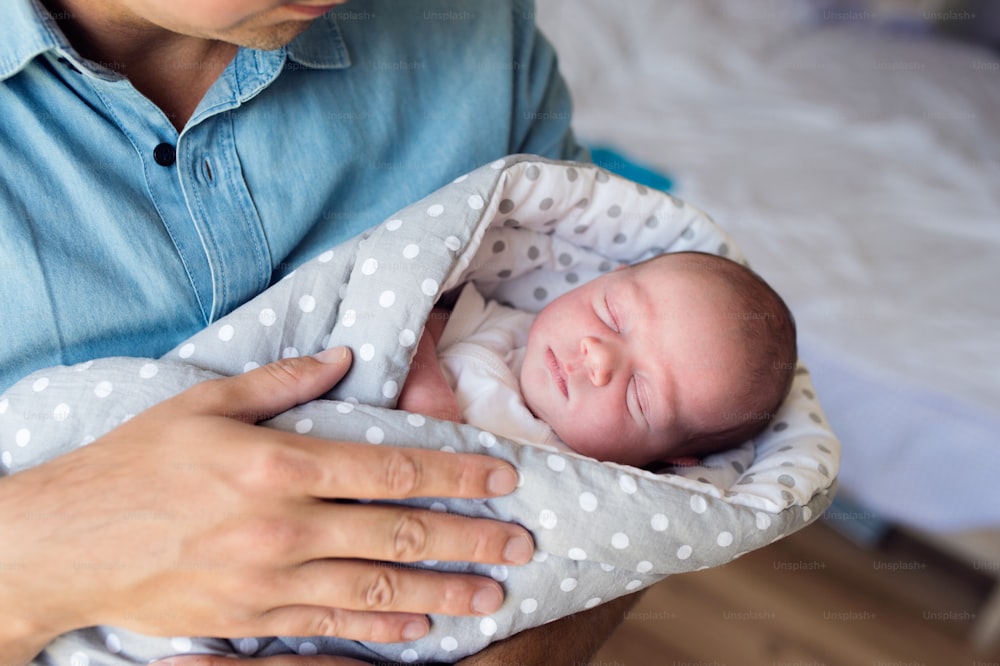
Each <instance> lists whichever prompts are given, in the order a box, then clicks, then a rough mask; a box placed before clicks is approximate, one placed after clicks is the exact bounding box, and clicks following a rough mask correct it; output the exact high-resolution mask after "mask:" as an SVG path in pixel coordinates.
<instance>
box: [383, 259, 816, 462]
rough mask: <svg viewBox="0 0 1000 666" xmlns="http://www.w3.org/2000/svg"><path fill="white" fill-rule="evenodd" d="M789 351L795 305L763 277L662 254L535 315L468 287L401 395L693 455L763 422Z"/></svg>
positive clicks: (511, 423)
mask: <svg viewBox="0 0 1000 666" xmlns="http://www.w3.org/2000/svg"><path fill="white" fill-rule="evenodd" d="M795 362H796V344H795V323H794V320H793V319H792V315H791V313H790V312H789V310H788V308H787V306H786V305H785V303H784V302H783V301H782V300H781V298H780V297H779V296H778V295H777V294H776V293H775V292H774V290H773V289H771V287H770V286H768V285H767V284H766V283H765V282H764V281H763V280H762V279H761V278H760V277H759V276H757V275H756V274H755V273H754V272H752V271H751V270H749V269H747V268H745V267H743V266H741V265H739V264H737V263H735V262H733V261H730V260H728V259H725V258H723V257H719V256H716V255H710V254H704V253H700V252H682V253H672V254H663V255H659V256H657V257H655V258H653V259H650V260H647V261H645V262H642V263H640V264H636V265H633V266H624V267H621V268H620V269H618V270H616V271H613V272H611V273H607V274H605V275H602V276H601V277H598V278H596V279H594V280H592V281H590V282H588V283H586V284H583V285H582V286H580V287H578V288H576V289H574V290H573V291H571V292H568V293H566V294H564V295H563V296H561V297H559V298H557V299H555V300H554V301H552V302H551V303H550V304H549V305H547V306H546V307H544V308H543V309H542V310H541V311H540V312H539V313H538V314H537V315H532V314H529V313H526V312H523V311H520V310H514V309H512V308H508V307H504V306H502V305H500V304H498V303H496V302H493V301H491V302H486V301H484V299H483V298H482V296H480V295H479V293H478V292H476V291H475V289H474V288H472V287H471V286H467V287H466V288H465V289H464V290H463V291H462V293H461V294H460V296H459V298H458V301H457V302H456V304H455V307H454V309H453V310H452V311H451V312H450V313H449V312H448V311H444V310H435V312H434V313H432V316H431V318H430V320H429V321H428V324H427V327H426V328H425V334H424V335H423V336H422V338H421V340H420V342H419V345H418V348H417V352H416V355H415V357H414V359H413V364H412V366H411V371H410V375H409V376H408V377H407V380H406V383H405V385H404V387H403V391H402V393H401V395H400V400H399V404H398V407H399V408H400V409H405V410H407V411H415V412H421V413H425V414H430V415H433V416H438V417H442V418H451V419H452V420H464V421H466V422H468V423H472V424H474V425H476V426H478V427H481V428H484V429H486V430H490V431H491V432H494V433H496V434H498V435H502V436H506V437H509V438H511V439H514V440H519V441H522V442H527V443H535V444H538V443H543V444H551V445H555V446H557V447H566V448H569V449H571V450H573V451H576V452H578V453H581V454H584V455H587V456H590V457H592V458H597V459H599V460H606V461H612V462H618V463H624V464H628V465H634V466H639V467H642V466H648V465H651V464H655V463H667V462H669V463H674V464H690V463H692V462H694V461H695V460H696V459H698V458H700V457H703V456H705V455H707V454H709V453H713V452H716V451H720V450H723V449H726V448H730V447H733V446H737V445H739V444H741V443H743V442H745V441H746V440H748V439H750V438H751V437H753V436H755V435H757V434H758V433H760V432H761V431H762V430H763V429H764V427H765V426H766V425H767V423H768V422H769V421H770V420H771V418H772V417H773V416H774V413H775V411H776V410H777V408H778V406H779V405H780V404H781V402H782V401H783V400H784V399H785V397H786V396H787V394H788V391H789V388H790V386H791V382H792V376H793V373H794V369H795Z"/></svg>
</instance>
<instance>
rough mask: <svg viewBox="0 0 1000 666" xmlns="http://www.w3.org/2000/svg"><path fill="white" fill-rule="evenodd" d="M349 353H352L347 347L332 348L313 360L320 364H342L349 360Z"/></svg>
mask: <svg viewBox="0 0 1000 666" xmlns="http://www.w3.org/2000/svg"><path fill="white" fill-rule="evenodd" d="M349 353H351V350H350V349H348V348H347V347H330V348H329V349H324V350H323V351H321V352H320V353H318V354H315V355H313V358H314V359H316V360H317V361H319V362H320V363H340V362H341V361H343V360H344V359H345V358H347V355H348V354H349Z"/></svg>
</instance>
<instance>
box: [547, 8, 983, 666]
mask: <svg viewBox="0 0 1000 666" xmlns="http://www.w3.org/2000/svg"><path fill="white" fill-rule="evenodd" d="M537 3H538V5H537V17H536V18H537V20H538V22H539V24H540V25H541V27H542V29H543V31H544V32H545V33H546V35H547V36H548V37H549V38H550V39H551V40H552V41H553V43H554V44H555V46H556V49H557V51H558V52H559V54H560V59H561V60H560V62H561V68H562V71H563V73H564V75H565V77H566V79H567V82H568V85H569V86H570V89H571V92H572V94H573V98H574V103H575V106H576V109H575V114H576V120H575V127H576V128H577V133H578V135H579V137H580V138H581V139H582V140H583V141H584V142H586V143H588V144H589V145H591V146H592V147H594V148H595V157H597V158H598V159H599V161H601V162H602V164H603V165H604V166H606V167H607V168H608V169H611V170H615V171H620V172H622V173H623V174H625V175H627V176H628V177H631V178H637V179H646V182H647V183H648V184H650V185H651V186H653V187H659V188H663V189H669V190H670V191H671V192H672V193H673V194H675V195H677V196H679V197H681V198H683V199H686V200H687V201H689V202H691V203H693V204H694V205H696V206H698V207H700V208H702V209H703V210H705V211H706V212H708V213H709V214H710V215H711V216H712V217H713V218H714V219H715V220H716V221H717V222H718V223H720V224H721V225H722V226H723V227H725V228H726V229H727V230H729V231H730V232H731V233H732V234H733V235H734V236H735V237H736V239H737V241H738V242H739V244H740V246H741V247H742V249H743V250H744V251H745V253H746V255H747V256H748V257H749V258H750V261H751V265H752V266H753V267H754V268H755V269H756V270H757V271H758V272H760V273H761V274H762V275H763V276H764V277H765V278H766V279H767V280H768V281H769V282H771V284H773V285H774V286H775V287H776V288H777V290H778V291H779V292H780V293H782V295H783V296H785V298H786V300H787V301H788V302H789V304H790V306H791V308H792V310H793V312H794V313H795V315H796V318H797V321H798V325H799V349H800V354H801V356H802V358H803V360H804V362H805V363H806V365H807V366H809V368H810V370H811V372H812V374H813V382H814V384H815V386H816V388H817V390H818V392H819V399H820V402H821V403H822V404H823V407H824V410H825V412H826V417H827V418H828V420H829V422H830V424H831V425H832V427H833V429H834V431H835V433H836V434H837V435H838V436H839V437H840V439H841V441H842V443H843V461H842V465H841V470H840V475H839V479H840V493H839V495H838V500H837V503H836V504H835V505H834V507H833V508H831V509H830V511H828V512H827V515H826V517H825V518H824V519H823V520H822V521H821V522H818V523H817V524H815V525H813V526H810V527H808V528H806V529H805V530H803V531H801V532H799V533H797V534H794V535H792V536H790V537H788V538H786V539H784V540H783V541H781V542H779V543H776V544H773V545H772V546H770V547H768V548H765V549H762V550H760V551H757V552H754V553H750V554H748V555H746V556H744V557H742V558H740V559H738V560H736V561H734V562H732V563H731V564H728V565H726V566H724V567H720V568H717V569H713V570H708V571H703V572H699V573H695V574H687V575H684V576H674V577H672V578H669V579H667V580H666V581H664V582H662V583H660V584H659V585H657V586H655V587H654V588H652V589H651V590H650V591H649V593H647V594H646V596H645V598H644V600H643V601H642V603H641V604H640V605H639V606H638V607H636V608H635V609H634V610H633V611H631V612H630V613H629V614H628V615H627V616H626V617H625V621H624V623H623V624H622V626H621V628H620V629H619V630H618V631H617V633H616V634H615V635H614V636H613V638H612V640H611V641H610V642H609V643H608V644H607V646H606V647H605V648H604V649H603V650H602V651H601V652H600V653H599V655H598V656H597V657H596V658H595V659H594V660H593V663H594V664H595V666H596V665H603V666H612V665H625V664H627V665H630V666H631V665H633V664H634V665H645V664H666V665H674V666H681V665H687V664H691V665H694V664H698V665H704V666H708V665H721V664H727V665H729V666H734V665H739V666H745V665H751V666H752V665H756V664H763V665H770V666H779V665H782V664H784V665H789V666H791V665H793V664H794V665H799V666H802V665H812V666H815V665H819V664H825V665H840V664H849V665H856V664H871V665H884V666H889V665H894V666H901V665H907V666H917V665H921V666H923V665H926V666H937V665H941V666H954V665H960V664H968V665H974V666H985V665H987V664H998V665H1000V647H998V645H1000V592H998V586H997V579H998V578H1000V489H998V488H1000V484H998V480H1000V435H998V433H1000V333H998V331H1000V297H998V296H997V295H996V289H997V287H996V285H997V284H1000V2H994V1H993V0H978V1H973V0H963V1H959V0H854V1H849V0H617V1H615V0H537Z"/></svg>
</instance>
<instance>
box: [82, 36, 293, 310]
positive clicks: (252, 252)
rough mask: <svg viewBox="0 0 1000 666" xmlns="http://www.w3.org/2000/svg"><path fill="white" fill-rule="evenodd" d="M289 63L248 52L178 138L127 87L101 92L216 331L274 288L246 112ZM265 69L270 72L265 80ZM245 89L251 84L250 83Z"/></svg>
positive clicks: (110, 83) (98, 88) (100, 88)
mask: <svg viewBox="0 0 1000 666" xmlns="http://www.w3.org/2000/svg"><path fill="white" fill-rule="evenodd" d="M283 59H284V55H283V54H280V53H271V54H267V56H266V57H264V58H260V57H257V56H254V55H253V54H248V53H247V52H245V51H241V52H240V53H239V54H238V55H237V56H236V60H235V61H234V62H233V63H232V64H231V65H230V67H229V68H227V69H226V71H225V72H224V73H223V74H222V76H220V78H219V80H218V81H216V83H215V84H214V85H213V87H212V88H211V89H210V90H209V92H208V93H207V94H206V96H205V98H204V99H203V100H202V103H201V104H200V105H199V107H198V108H197V109H196V110H195V113H194V115H193V116H192V119H191V121H190V122H189V123H188V125H187V126H186V127H185V128H184V130H183V131H182V132H181V133H180V134H178V132H177V131H176V130H175V128H174V127H173V125H172V124H171V123H170V121H169V120H168V119H167V117H166V116H165V115H164V114H163V113H162V111H161V110H160V109H159V108H158V107H156V106H155V105H154V104H153V103H152V102H151V101H150V100H149V99H147V98H146V97H145V96H143V95H142V94H141V93H139V92H138V91H137V90H136V89H135V88H134V87H133V86H132V85H131V83H129V82H128V81H127V80H126V79H124V78H121V77H114V78H104V77H91V83H92V86H93V90H94V91H95V92H96V93H97V95H98V96H99V97H100V99H101V102H102V103H103V105H104V106H105V108H107V109H108V111H109V113H110V115H111V117H112V118H113V119H114V121H115V122H116V123H117V124H118V126H119V127H120V129H121V130H122V132H123V133H124V134H125V136H126V137H127V138H128V140H129V141H131V143H132V145H133V146H134V148H135V150H136V152H137V153H138V154H139V156H140V159H141V160H142V170H143V175H144V177H145V182H146V189H147V193H148V196H149V197H150V200H151V202H152V203H153V205H154V207H155V208H156V210H157V212H158V213H159V215H160V219H161V221H162V223H163V225H164V228H165V229H166V231H167V233H168V234H169V236H170V238H171V240H172V242H173V244H174V247H175V249H176V251H177V253H178V256H179V257H180V259H181V261H182V262H183V264H184V267H185V270H186V272H187V276H188V279H189V280H190V283H191V288H192V289H193V290H194V292H195V294H196V296H197V299H198V303H199V305H200V307H201V312H202V316H203V317H204V319H205V321H206V323H207V322H211V321H214V320H215V319H218V318H219V317H221V316H222V315H224V314H225V313H227V312H229V311H231V310H232V309H233V308H235V307H237V306H238V305H240V304H241V303H243V302H245V301H246V300H248V299H249V298H251V297H253V296H254V295H256V294H258V293H259V292H260V291H262V290H263V289H265V288H267V286H268V285H269V284H270V281H271V257H270V252H269V250H268V245H267V239H266V237H265V234H264V229H263V226H262V223H261V219H260V217H259V215H258V213H257V210H256V208H255V206H254V204H253V198H252V196H251V194H250V191H249V189H248V187H247V183H246V179H245V178H244V174H243V169H242V166H241V162H240V159H239V156H238V154H237V151H236V138H235V132H236V122H237V117H236V116H237V113H238V107H239V106H240V105H241V103H242V101H244V100H245V99H247V98H248V96H252V95H248V88H249V89H250V90H253V93H252V94H256V92H258V88H262V87H264V86H266V85H267V83H268V82H270V81H271V80H273V78H274V76H276V75H277V72H278V71H279V70H280V67H281V63H282V62H283ZM261 67H263V69H264V70H266V71H261ZM241 78H243V79H245V80H244V81H241V80H240V79H241Z"/></svg>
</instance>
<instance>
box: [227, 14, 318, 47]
mask: <svg viewBox="0 0 1000 666" xmlns="http://www.w3.org/2000/svg"><path fill="white" fill-rule="evenodd" d="M310 25H312V21H286V22H283V23H279V24H277V25H273V26H268V27H267V28H258V29H255V30H249V29H247V30H240V31H236V32H233V33H232V34H227V35H220V36H219V39H220V40H222V41H225V42H229V43H230V44H236V45H237V46H242V47H245V48H248V49H257V50H258V51H274V50H275V49H280V48H281V47H283V46H287V45H288V44H289V43H290V42H291V41H292V40H293V39H295V38H296V37H298V36H299V35H301V34H302V33H303V32H305V31H306V30H307V29H308V28H309V26H310Z"/></svg>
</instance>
